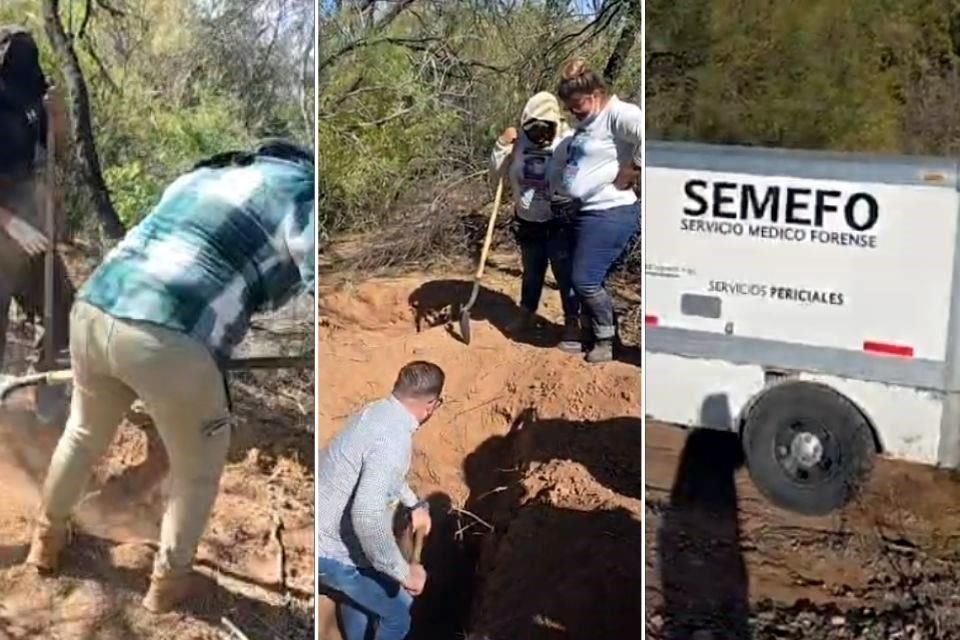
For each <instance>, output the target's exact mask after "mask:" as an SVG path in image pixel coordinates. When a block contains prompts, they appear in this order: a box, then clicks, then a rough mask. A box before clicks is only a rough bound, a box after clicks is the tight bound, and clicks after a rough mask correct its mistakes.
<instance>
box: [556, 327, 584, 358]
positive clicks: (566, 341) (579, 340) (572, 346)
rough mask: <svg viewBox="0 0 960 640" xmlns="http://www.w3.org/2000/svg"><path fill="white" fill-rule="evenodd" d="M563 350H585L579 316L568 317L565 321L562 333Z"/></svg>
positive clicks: (561, 347)
mask: <svg viewBox="0 0 960 640" xmlns="http://www.w3.org/2000/svg"><path fill="white" fill-rule="evenodd" d="M557 346H558V347H559V349H560V350H561V351H566V352H567V353H580V352H581V351H583V337H582V331H581V329H580V319H579V318H567V319H565V320H564V321H563V333H561V334H560V344H559V345H557Z"/></svg>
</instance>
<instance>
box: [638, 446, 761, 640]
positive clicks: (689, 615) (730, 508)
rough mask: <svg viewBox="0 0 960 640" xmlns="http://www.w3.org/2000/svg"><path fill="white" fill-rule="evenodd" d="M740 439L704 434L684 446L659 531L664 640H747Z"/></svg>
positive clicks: (658, 543)
mask: <svg viewBox="0 0 960 640" xmlns="http://www.w3.org/2000/svg"><path fill="white" fill-rule="evenodd" d="M742 464H743V451H742V448H741V445H740V440H739V438H738V437H737V436H736V434H732V433H729V432H721V431H713V430H709V429H700V430H695V431H692V432H690V434H689V435H688V436H687V440H686V443H685V444H684V448H683V452H682V454H681V458H680V463H679V466H678V467H677V475H676V478H675V480H674V483H673V487H672V489H671V492H670V501H669V504H668V505H667V507H666V509H665V511H664V513H663V515H662V518H661V524H660V529H659V531H658V532H657V550H658V551H657V564H658V566H659V572H660V584H661V588H662V593H663V622H664V625H663V631H662V638H663V640H688V639H689V638H691V637H693V634H695V633H696V632H698V631H709V632H712V634H713V635H711V636H710V637H719V638H729V639H730V640H746V639H748V638H750V630H749V626H748V622H749V614H750V611H749V600H748V579H747V569H746V563H745V562H744V558H743V553H742V551H741V548H740V524H739V519H738V515H737V489H736V484H735V474H736V471H737V469H739V468H740V466H741V465H742Z"/></svg>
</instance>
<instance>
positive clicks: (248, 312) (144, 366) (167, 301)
mask: <svg viewBox="0 0 960 640" xmlns="http://www.w3.org/2000/svg"><path fill="white" fill-rule="evenodd" d="M315 218H316V214H315V210H314V162H313V154H312V153H311V152H309V151H307V150H305V149H302V148H300V147H298V146H296V145H294V144H293V143H290V142H286V141H282V140H270V141H267V142H265V143H263V144H261V145H259V146H258V147H257V148H255V149H253V150H251V151H239V152H234V153H227V154H222V155H220V156H217V157H214V158H212V159H210V160H208V161H205V162H203V163H200V164H199V165H198V166H197V167H196V168H195V169H194V170H193V171H190V172H189V173H187V174H186V175H183V176H181V177H180V178H178V179H177V180H176V181H174V182H173V184H172V185H170V186H169V187H168V188H167V189H166V191H165V192H164V194H163V196H162V198H161V200H160V202H159V203H158V204H157V206H156V207H155V208H154V209H153V211H152V212H151V213H150V214H149V215H148V216H147V217H146V218H145V219H144V220H143V221H142V222H141V223H140V224H139V225H138V226H137V227H136V228H135V229H133V230H132V231H131V232H130V233H129V234H127V237H126V238H125V239H124V240H123V241H122V242H121V243H120V244H119V245H118V246H117V247H116V248H115V249H114V250H113V251H112V252H111V253H110V255H108V256H107V258H106V260H105V261H104V262H103V264H102V265H100V267H99V268H98V269H97V270H96V271H95V272H94V273H93V275H92V276H91V277H90V279H89V280H88V281H87V282H86V284H85V285H84V286H83V288H82V289H81V291H80V292H79V294H78V302H77V303H76V305H74V307H73V311H72V313H71V318H70V345H71V362H72V365H71V366H72V369H73V376H74V391H73V398H72V401H71V407H70V417H69V420H68V421H67V426H66V429H65V431H64V433H63V435H62V436H61V438H60V441H59V443H58V444H57V448H56V450H55V451H54V454H53V459H52V460H51V463H50V469H49V471H48V472H47V478H46V483H45V485H44V488H43V503H42V506H41V510H40V514H39V518H38V523H37V526H36V528H35V530H34V534H33V539H32V541H31V546H30V553H29V556H28V558H27V563H28V564H31V565H33V566H35V567H37V568H38V569H40V570H45V571H54V570H55V569H56V568H57V564H58V560H59V558H60V555H61V552H62V551H63V550H64V547H65V546H66V545H67V543H68V519H69V517H70V515H71V512H72V511H73V509H74V507H76V506H77V504H78V503H79V502H80V500H81V499H82V498H83V495H84V492H85V486H86V484H87V482H88V480H89V478H90V475H91V471H92V469H93V466H94V465H95V464H96V462H97V461H98V460H99V459H100V458H101V456H102V455H103V453H104V452H105V451H106V449H107V447H108V446H109V445H110V442H111V441H112V440H113V436H114V434H115V432H116V430H117V427H118V426H119V424H120V421H121V419H122V418H123V415H124V413H125V412H126V411H127V410H128V409H129V408H130V405H131V404H132V403H133V401H134V400H135V399H136V398H137V397H139V398H140V399H141V400H142V401H143V403H144V404H145V406H146V408H147V411H148V412H149V413H150V415H151V417H152V418H153V421H154V423H155V424H156V428H157V432H158V433H159V435H160V438H161V440H162V441H163V444H164V447H165V448H166V450H167V455H168V458H169V461H170V470H169V491H168V493H169V497H168V500H167V504H166V507H165V511H164V514H163V522H162V525H161V530H160V544H159V551H158V553H157V556H156V559H155V562H154V569H153V575H152V578H151V582H150V589H149V591H148V592H147V595H146V597H145V598H144V601H143V604H144V606H145V607H146V608H147V609H149V610H151V611H154V612H162V611H167V610H169V609H172V608H174V607H175V606H176V605H177V604H178V603H180V602H181V601H182V600H183V599H184V598H186V597H188V596H189V595H190V594H191V592H192V588H191V585H192V583H193V580H191V578H192V576H191V569H192V565H193V560H194V555H195V553H196V550H197V545H198V543H199V540H200V537H201V535H202V534H203V531H204V529H205V527H206V524H207V520H208V518H209V516H210V511H211V508H212V506H213V503H214V500H215V499H216V496H217V491H218V488H219V483H220V475H221V473H222V471H223V467H224V464H225V462H226V458H227V448H228V446H229V443H230V431H231V429H230V424H231V421H230V419H229V402H228V396H227V392H226V387H225V383H224V378H223V374H222V366H221V363H222V361H223V360H224V359H225V358H227V357H228V356H229V354H230V352H231V351H232V349H233V347H234V346H235V345H237V344H238V343H240V341H241V340H242V339H243V338H244V336H245V334H246V332H247V330H248V328H249V325H250V318H251V316H252V315H253V314H254V313H255V312H258V311H263V310H267V309H271V308H276V307H278V306H280V305H282V304H284V303H285V302H286V301H288V300H289V299H290V298H291V297H293V296H294V295H296V294H297V293H299V292H300V291H302V290H304V289H305V290H306V291H308V292H310V293H311V294H313V293H314V261H315V257H314V247H315V244H316V243H315Z"/></svg>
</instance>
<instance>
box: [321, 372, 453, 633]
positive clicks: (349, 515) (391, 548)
mask: <svg viewBox="0 0 960 640" xmlns="http://www.w3.org/2000/svg"><path fill="white" fill-rule="evenodd" d="M443 383H444V373H443V370H442V369H440V367H438V366H437V365H435V364H432V363H429V362H419V361H418V362H411V363H410V364H407V365H406V366H404V367H403V368H402V369H401V370H400V373H399V374H398V375H397V380H396V382H395V383H394V385H393V392H392V393H391V394H390V395H389V396H388V397H387V398H384V399H382V400H378V401H376V402H374V403H372V404H369V405H367V406H365V407H363V408H362V409H360V411H358V412H357V413H355V414H354V415H353V416H352V417H351V418H350V419H349V420H348V421H347V424H346V426H345V427H344V428H343V430H342V431H341V432H340V433H339V434H338V435H337V436H336V437H335V438H334V439H333V440H332V441H331V442H330V444H329V445H328V446H327V448H326V449H325V450H324V451H322V452H321V454H320V460H319V462H318V466H317V472H318V476H317V496H318V497H317V555H318V558H317V570H318V572H319V576H318V577H319V582H320V584H322V585H324V586H325V587H327V588H328V589H330V590H332V591H335V592H337V595H338V597H337V598H336V600H337V601H338V613H339V618H340V622H341V625H342V633H343V635H344V639H345V640H366V639H368V638H371V637H372V638H375V640H403V638H405V637H406V635H407V632H408V631H409V629H410V606H411V604H412V603H413V597H414V596H417V595H419V594H420V593H421V592H422V591H423V588H424V586H425V584H426V580H427V574H426V571H425V570H424V568H423V566H422V565H419V564H410V563H408V562H407V561H406V560H405V559H404V557H403V554H402V553H401V551H400V548H399V547H398V545H397V541H396V538H395V537H394V533H393V517H394V509H395V508H396V506H397V503H398V502H399V503H401V504H403V505H404V506H406V507H409V508H411V509H413V513H412V526H413V527H414V529H420V530H421V531H422V532H423V535H426V534H427V533H429V530H430V514H429V510H428V509H427V507H426V504H425V503H422V502H418V500H417V497H416V495H414V493H413V491H412V490H411V489H410V487H409V486H408V485H407V482H406V475H407V471H408V469H409V467H410V455H411V451H412V445H413V434H414V432H416V430H417V429H418V428H419V427H420V425H422V424H423V423H424V422H426V421H427V420H429V419H430V416H432V415H433V413H434V411H436V409H437V408H438V407H439V406H440V405H441V404H442V402H443V400H442V398H441V393H442V392H443ZM370 628H375V629H376V632H375V635H367V633H368V629H370Z"/></svg>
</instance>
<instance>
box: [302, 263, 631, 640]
mask: <svg viewBox="0 0 960 640" xmlns="http://www.w3.org/2000/svg"><path fill="white" fill-rule="evenodd" d="M517 286H518V283H517V278H516V277H515V276H514V275H512V274H511V273H509V272H506V271H497V270H494V271H493V272H492V273H491V275H490V276H489V280H488V281H487V282H486V284H485V288H484V289H483V291H482V292H481V295H480V298H479V300H478V302H477V305H476V307H475V308H474V312H473V314H472V315H473V318H474V321H473V323H472V327H473V330H472V334H473V339H472V343H471V344H470V345H469V346H467V345H465V344H463V343H462V342H461V341H459V340H458V339H457V337H456V336H455V335H454V334H452V333H451V331H450V328H449V327H447V326H445V321H446V320H449V318H448V317H446V314H445V313H444V309H446V308H447V307H448V305H449V304H450V303H453V302H457V301H460V302H462V301H465V300H466V299H467V297H468V296H469V290H470V284H469V283H466V282H463V281H459V280H451V279H446V278H442V277H433V276H431V275H423V274H421V275H416V276H409V277H403V278H395V279H376V280H372V281H367V282H363V283H362V284H358V285H355V286H351V285H341V286H338V287H336V288H331V289H330V290H328V291H326V292H325V293H322V295H321V298H320V334H319V341H320V347H319V354H318V357H319V361H320V362H321V368H320V371H319V388H320V389H321V392H320V408H319V424H318V432H319V439H320V444H321V446H322V445H323V443H324V442H326V440H327V439H329V438H330V437H331V436H332V435H333V434H334V433H336V431H337V430H338V429H339V428H340V427H341V425H342V423H343V421H344V419H345V418H346V417H347V416H348V415H349V414H350V413H351V412H352V411H354V410H356V409H357V408H359V407H360V406H361V405H362V404H363V403H365V402H368V401H371V400H374V399H376V398H379V397H382V396H384V395H385V394H387V393H388V392H389V389H390V386H391V384H392V383H393V379H394V377H395V376H396V372H397V370H398V369H399V368H400V367H401V366H402V365H403V364H405V363H406V362H408V361H410V360H414V359H427V360H431V361H434V362H436V363H437V364H439V365H440V366H442V367H443V368H444V370H445V371H446V373H447V384H446V389H445V392H444V396H445V399H446V402H445V404H444V406H443V407H442V408H441V409H440V410H439V411H438V413H437V414H436V416H435V417H434V418H433V419H432V420H431V421H430V422H428V423H427V424H426V425H424V427H422V429H421V430H420V431H419V432H418V433H417V434H416V436H415V438H414V461H413V468H412V470H411V474H410V478H409V480H410V484H411V486H412V487H413V488H414V489H415V490H416V491H417V492H418V493H419V494H420V495H422V496H429V499H430V500H431V505H432V513H433V518H434V530H433V532H432V533H431V535H430V537H429V539H428V541H427V544H426V546H425V549H424V564H425V565H426V567H427V571H428V572H429V575H430V577H429V580H428V587H427V590H426V592H425V593H424V594H423V595H422V596H421V597H420V598H418V600H417V602H416V604H415V608H414V630H413V634H412V637H414V638H418V639H426V638H430V639H431V640H447V639H453V638H463V637H464V635H465V634H467V633H469V634H470V637H476V638H481V637H482V638H488V639H489V640H499V639H504V640H513V639H516V638H524V639H525V640H527V639H530V640H537V639H539V638H551V639H552V638H584V639H586V638H597V637H625V636H624V635H622V634H621V633H620V632H619V630H620V629H622V628H623V625H629V626H630V627H631V628H633V629H635V630H636V631H637V632H638V633H639V631H640V629H641V626H640V624H641V623H640V620H639V619H638V616H637V612H638V611H639V607H640V604H641V598H642V589H641V582H640V579H641V572H642V570H643V563H642V560H641V557H642V556H641V551H640V550H641V548H642V545H641V532H642V525H641V493H642V486H641V485H642V482H641V464H642V460H643V452H642V448H641V427H640V420H639V415H640V413H639V409H640V370H639V368H638V366H637V365H636V364H635V363H636V362H638V352H637V350H636V349H635V348H632V349H627V350H626V352H625V354H624V356H625V357H624V360H625V361H621V362H614V363H610V364H606V365H600V366H589V365H587V364H586V363H584V362H583V360H582V358H580V357H576V356H571V355H569V354H564V353H562V352H560V351H559V350H557V349H554V348H552V346H551V345H552V343H555V341H556V326H551V327H548V328H546V329H545V330H543V331H541V332H539V334H532V335H528V336H525V337H522V338H518V337H517V336H512V335H511V334H510V332H509V331H508V330H507V326H508V324H509V322H510V321H511V320H512V319H514V318H515V315H516V307H515V304H514V302H513V300H515V299H516V295H517ZM558 306H559V301H558V300H557V299H556V293H555V292H553V291H548V292H546V293H545V306H544V308H543V309H542V313H543V315H544V316H545V318H546V319H547V320H553V321H555V320H556V318H557V315H558ZM418 316H419V317H421V319H423V322H422V323H421V331H420V332H418V331H417V329H416V325H417V318H418ZM431 321H432V322H431ZM454 324H456V323H454ZM431 325H433V326H431ZM455 332H456V330H454V333H455ZM320 490H322V487H321V488H320ZM318 625H319V627H320V629H321V630H323V629H324V622H323V621H320V622H318ZM614 630H617V632H614ZM330 637H334V636H332V635H331V636H330Z"/></svg>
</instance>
